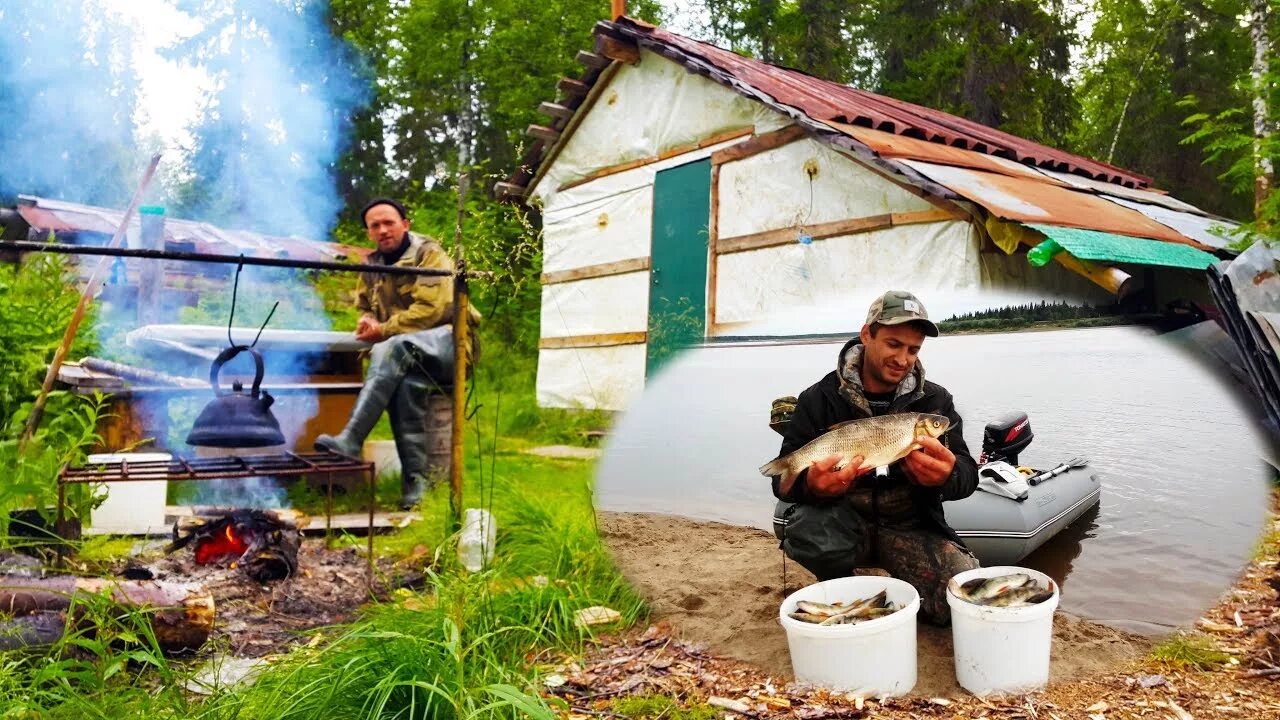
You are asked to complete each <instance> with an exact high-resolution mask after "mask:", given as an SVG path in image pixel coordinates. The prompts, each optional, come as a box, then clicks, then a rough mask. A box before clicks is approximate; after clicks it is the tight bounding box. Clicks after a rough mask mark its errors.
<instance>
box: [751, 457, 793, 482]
mask: <svg viewBox="0 0 1280 720" xmlns="http://www.w3.org/2000/svg"><path fill="white" fill-rule="evenodd" d="M760 474H761V475H764V476H766V477H773V476H774V475H781V476H782V479H783V480H784V481H785V480H790V479H791V477H792V475H794V474H795V473H793V472H792V471H791V463H789V462H787V459H786V458H785V457H780V458H778V459H777V460H770V461H769V462H767V463H765V464H764V465H761V466H760Z"/></svg>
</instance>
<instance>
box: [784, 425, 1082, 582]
mask: <svg viewBox="0 0 1280 720" xmlns="http://www.w3.org/2000/svg"><path fill="white" fill-rule="evenodd" d="M774 429H779V428H778V427H775V428H774ZM1033 438H1034V435H1033V433H1032V431H1031V421H1030V419H1029V418H1028V417H1027V415H1026V413H1020V412H1013V413H1009V414H1007V415H1004V416H1001V417H999V418H997V419H996V420H993V421H992V422H990V423H988V424H987V425H986V427H985V428H984V429H983V434H982V453H981V455H980V456H979V457H978V478H979V480H978V489H977V491H975V492H974V493H973V494H972V495H970V496H969V497H967V498H964V499H963V500H955V501H951V502H944V503H943V504H942V509H943V512H944V514H945V515H946V518H947V524H948V525H950V526H951V527H952V528H954V529H955V531H956V533H957V534H958V535H960V537H961V538H962V539H963V540H964V542H965V544H966V545H968V546H969V549H970V550H972V551H973V552H974V554H975V555H977V557H978V560H979V562H981V563H982V564H983V565H988V566H990V565H1015V564H1017V563H1018V562H1019V561H1021V560H1022V559H1023V558H1025V557H1026V556H1027V555H1030V554H1031V553H1032V552H1033V551H1034V550H1036V548H1039V547H1040V546H1041V545H1043V544H1045V543H1046V542H1048V541H1049V540H1050V539H1051V538H1053V537H1054V536H1056V535H1057V534H1058V533H1060V532H1062V531H1063V530H1064V529H1066V528H1067V527H1068V526H1070V525H1071V524H1072V523H1073V522H1075V521H1076V520H1078V519H1079V518H1080V516H1081V515H1084V514H1085V513H1086V512H1087V511H1088V510H1089V509H1090V508H1093V507H1094V506H1096V505H1097V504H1098V502H1099V501H1100V499H1101V495H1102V487H1101V482H1100V480H1099V479H1098V476H1097V475H1096V474H1093V473H1090V472H1087V471H1085V470H1083V469H1082V468H1084V467H1085V465H1086V462H1085V461H1084V460H1083V459H1081V458H1076V459H1073V460H1068V461H1066V462H1064V463H1061V464H1059V465H1057V466H1055V467H1052V468H1047V469H1043V470H1036V469H1033V468H1027V467H1022V466H1020V465H1019V464H1018V455H1019V453H1021V452H1022V451H1023V450H1025V449H1026V448H1027V446H1028V445H1030V444H1031V441H1032V439H1033ZM788 507H789V503H785V502H779V503H778V505H777V507H776V508H775V510H774V518H773V531H774V534H775V535H777V536H778V539H779V540H781V539H782V537H783V533H785V531H786V521H785V520H784V519H783V518H785V517H786V509H787V508H788Z"/></svg>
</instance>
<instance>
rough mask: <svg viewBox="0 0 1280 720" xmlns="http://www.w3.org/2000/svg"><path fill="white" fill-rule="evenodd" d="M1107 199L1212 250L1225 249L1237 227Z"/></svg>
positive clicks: (1203, 217)
mask: <svg viewBox="0 0 1280 720" xmlns="http://www.w3.org/2000/svg"><path fill="white" fill-rule="evenodd" d="M1106 198H1107V199H1108V200H1110V201H1111V202H1113V203H1116V204H1117V205H1123V206H1125V207H1127V208H1129V209H1130V210H1137V211H1138V212H1140V213H1142V214H1143V215H1146V216H1147V217H1149V218H1151V219H1152V220H1155V221H1156V222H1158V223H1160V224H1161V225H1166V226H1168V227H1171V228H1173V229H1174V230H1177V231H1178V232H1180V233H1182V234H1183V235H1186V236H1187V237H1189V238H1191V239H1192V240H1195V241H1197V242H1201V243H1204V244H1205V245H1208V246H1209V247H1211V248H1217V249H1222V248H1225V247H1226V246H1227V245H1229V244H1230V243H1231V242H1232V240H1233V239H1232V238H1231V237H1229V236H1226V235H1225V232H1226V231H1229V230H1231V229H1232V228H1234V227H1236V225H1235V224H1234V223H1228V222H1226V221H1225V220H1219V219H1217V218H1212V217H1205V216H1204V215H1197V214H1193V213H1189V212H1182V211H1179V210H1170V209H1169V208H1167V207H1163V206H1160V205H1150V204H1147V203H1141V202H1134V201H1132V200H1125V199H1124V198H1119V197H1111V196H1106Z"/></svg>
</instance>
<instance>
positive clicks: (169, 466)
mask: <svg viewBox="0 0 1280 720" xmlns="http://www.w3.org/2000/svg"><path fill="white" fill-rule="evenodd" d="M372 470H373V463H370V462H365V461H363V460H357V459H355V458H351V457H347V456H346V455H339V454H337V453H305V454H301V455H299V454H295V453H281V454H272V455H229V456H224V457H210V458H180V457H176V458H173V459H172V460H146V461H133V462H130V461H129V460H123V459H122V460H120V461H118V462H107V463H94V464H89V465H83V466H80V467H67V468H65V469H63V471H62V473H61V475H60V476H59V480H60V481H61V482H63V483H90V482H132V481H139V482H141V481H147V480H219V479H229V478H249V477H289V476H299V475H315V474H327V473H344V472H369V471H372Z"/></svg>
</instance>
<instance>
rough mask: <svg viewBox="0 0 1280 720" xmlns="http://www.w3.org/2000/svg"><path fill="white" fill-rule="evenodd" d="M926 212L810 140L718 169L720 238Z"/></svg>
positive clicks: (879, 178) (928, 207)
mask: <svg viewBox="0 0 1280 720" xmlns="http://www.w3.org/2000/svg"><path fill="white" fill-rule="evenodd" d="M810 172H812V176H811V175H810ZM932 209H934V206H933V205H930V204H929V203H928V202H926V201H925V200H922V199H921V198H919V197H916V196H915V195H912V194H911V193H909V192H907V191H906V190H904V189H902V188H901V187H900V186H898V185H896V184H895V183H893V182H891V181H889V180H887V179H885V177H884V176H883V175H881V174H880V173H878V172H875V171H874V170H871V169H869V168H867V167H866V166H864V165H862V164H861V163H859V162H857V161H854V160H851V159H850V158H848V157H846V156H845V155H843V154H842V153H839V152H836V151H834V150H832V149H831V148H830V147H829V146H827V145H824V144H822V143H819V142H816V141H813V140H798V141H796V142H792V143H788V144H786V145H783V146H782V147H779V148H775V149H773V150H769V151H768V152H763V153H760V154H759V155H753V156H751V157H748V158H744V159H742V160H737V161H735V162H732V163H727V164H725V165H723V166H721V168H720V212H719V224H718V226H717V227H718V236H719V237H721V238H729V237H734V236H737V235H749V234H751V233H757V232H763V231H766V230H777V229H780V228H787V227H799V226H801V225H817V224H819V223H826V222H834V221H837V220H848V219H851V218H864V217H871V216H874V215H885V214H887V213H902V212H919V211H925V210H932Z"/></svg>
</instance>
